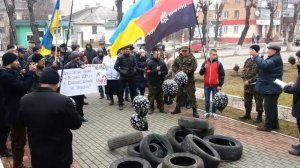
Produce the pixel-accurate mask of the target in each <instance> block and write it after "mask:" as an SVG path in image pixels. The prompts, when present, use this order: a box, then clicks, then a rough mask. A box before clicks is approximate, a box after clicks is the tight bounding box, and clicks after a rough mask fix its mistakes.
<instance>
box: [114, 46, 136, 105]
mask: <svg viewBox="0 0 300 168" xmlns="http://www.w3.org/2000/svg"><path fill="white" fill-rule="evenodd" d="M123 49H124V52H123V54H121V55H120V56H118V58H117V61H116V64H115V66H114V68H115V70H116V71H117V72H119V73H120V80H119V89H120V90H119V100H120V101H119V110H123V105H124V104H123V102H124V99H123V94H124V88H125V86H126V84H128V86H129V90H130V98H131V101H133V99H134V97H135V88H134V83H135V81H134V78H135V73H136V60H135V58H134V56H133V55H131V54H130V53H131V49H132V46H131V45H129V46H125V47H124V48H123Z"/></svg>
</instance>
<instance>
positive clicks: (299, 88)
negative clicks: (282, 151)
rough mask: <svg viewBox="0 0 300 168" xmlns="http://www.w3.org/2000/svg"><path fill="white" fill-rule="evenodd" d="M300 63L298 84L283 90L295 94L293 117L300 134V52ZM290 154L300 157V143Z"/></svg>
mask: <svg viewBox="0 0 300 168" xmlns="http://www.w3.org/2000/svg"><path fill="white" fill-rule="evenodd" d="M296 56H297V59H298V62H297V68H298V77H297V80H296V83H292V82H291V83H288V85H287V86H285V87H284V88H283V91H284V92H285V93H289V94H293V106H292V115H293V116H294V117H295V118H296V120H297V126H298V130H299V133H300V50H299V51H298V52H297V53H296ZM289 153H290V154H292V155H296V156H300V143H299V144H296V145H292V149H291V150H289Z"/></svg>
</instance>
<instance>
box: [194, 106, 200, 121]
mask: <svg viewBox="0 0 300 168" xmlns="http://www.w3.org/2000/svg"><path fill="white" fill-rule="evenodd" d="M193 117H195V118H199V114H198V111H197V108H196V107H193Z"/></svg>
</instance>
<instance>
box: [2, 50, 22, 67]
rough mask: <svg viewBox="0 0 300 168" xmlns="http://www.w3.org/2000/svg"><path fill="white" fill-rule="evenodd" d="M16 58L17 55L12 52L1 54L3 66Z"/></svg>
mask: <svg viewBox="0 0 300 168" xmlns="http://www.w3.org/2000/svg"><path fill="white" fill-rule="evenodd" d="M17 59H18V56H17V55H16V54H14V53H10V52H8V53H5V54H4V55H3V56H2V62H3V66H7V65H9V64H11V63H13V62H14V61H15V60H17Z"/></svg>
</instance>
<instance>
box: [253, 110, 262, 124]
mask: <svg viewBox="0 0 300 168" xmlns="http://www.w3.org/2000/svg"><path fill="white" fill-rule="evenodd" d="M254 122H255V123H262V112H257V117H256V120H255V121H254Z"/></svg>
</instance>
